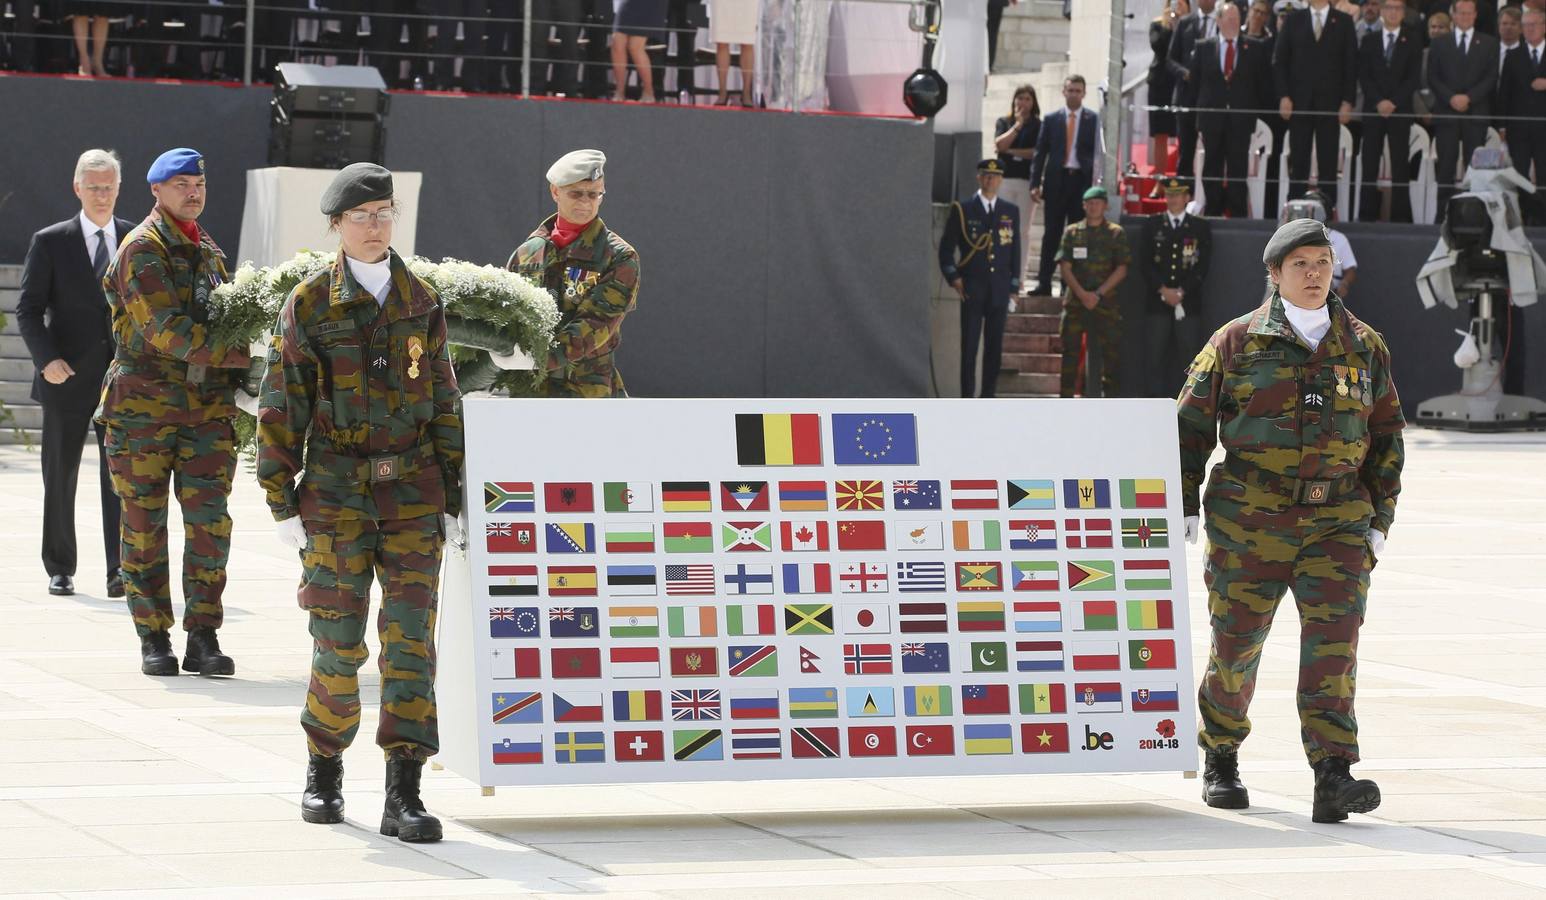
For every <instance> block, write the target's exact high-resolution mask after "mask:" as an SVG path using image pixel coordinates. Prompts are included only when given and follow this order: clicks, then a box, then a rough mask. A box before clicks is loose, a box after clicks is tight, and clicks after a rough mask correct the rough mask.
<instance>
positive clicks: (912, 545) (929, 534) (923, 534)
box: [892, 522, 945, 551]
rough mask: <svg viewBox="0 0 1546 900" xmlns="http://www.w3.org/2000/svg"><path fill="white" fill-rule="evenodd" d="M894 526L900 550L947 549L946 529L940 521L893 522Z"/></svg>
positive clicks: (893, 534)
mask: <svg viewBox="0 0 1546 900" xmlns="http://www.w3.org/2000/svg"><path fill="white" fill-rule="evenodd" d="M892 527H893V528H894V531H893V532H892V536H893V537H894V538H895V539H896V548H897V549H898V550H901V551H908V550H943V549H945V529H944V526H943V525H941V523H939V522H893V523H892Z"/></svg>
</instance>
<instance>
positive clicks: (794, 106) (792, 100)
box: [789, 0, 800, 112]
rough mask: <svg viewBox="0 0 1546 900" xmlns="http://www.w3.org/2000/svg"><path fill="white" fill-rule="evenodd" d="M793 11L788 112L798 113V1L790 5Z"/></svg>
mask: <svg viewBox="0 0 1546 900" xmlns="http://www.w3.org/2000/svg"><path fill="white" fill-rule="evenodd" d="M791 8H792V9H793V10H794V64H793V66H791V68H792V70H793V71H792V72H791V73H790V77H789V111H790V112H799V111H800V0H794V2H793V3H792V4H791Z"/></svg>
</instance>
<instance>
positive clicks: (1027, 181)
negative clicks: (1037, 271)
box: [993, 84, 1041, 285]
mask: <svg viewBox="0 0 1546 900" xmlns="http://www.w3.org/2000/svg"><path fill="white" fill-rule="evenodd" d="M1039 134H1041V104H1039V103H1037V102H1036V89H1035V88H1033V87H1031V86H1030V85H1028V84H1022V85H1020V86H1019V87H1017V88H1015V95H1014V99H1013V100H1012V101H1010V107H1009V115H1007V116H1005V117H1003V118H1002V119H999V120H998V121H997V122H995V123H994V124H993V149H994V150H996V151H997V152H998V162H999V165H1000V166H1002V167H1003V169H1004V183H1003V186H1002V187H1000V188H999V195H1000V196H1002V197H1003V198H1004V199H1005V200H1008V201H1009V202H1010V203H1013V204H1014V205H1015V206H1017V207H1019V209H1020V234H1021V235H1022V236H1023V235H1025V234H1027V233H1029V229H1030V227H1031V212H1032V211H1033V210H1034V209H1035V208H1036V201H1035V200H1032V199H1031V157H1032V156H1035V155H1036V137H1037V135H1039ZM1021 239H1022V240H1024V238H1023V237H1022V238H1021ZM1020 259H1021V269H1022V271H1019V272H1016V273H1014V274H1016V275H1018V276H1019V277H1020V283H1021V284H1022V285H1024V284H1029V282H1028V281H1027V280H1026V277H1025V271H1024V270H1026V269H1029V268H1030V265H1031V255H1030V254H1028V253H1021V254H1020Z"/></svg>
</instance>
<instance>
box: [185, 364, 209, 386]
mask: <svg viewBox="0 0 1546 900" xmlns="http://www.w3.org/2000/svg"><path fill="white" fill-rule="evenodd" d="M205 368H206V367H205V366H204V365H203V364H201V363H189V364H188V383H189V384H203V383H204V375H205V374H206V373H205Z"/></svg>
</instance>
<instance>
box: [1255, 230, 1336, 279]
mask: <svg viewBox="0 0 1546 900" xmlns="http://www.w3.org/2000/svg"><path fill="white" fill-rule="evenodd" d="M1330 246H1331V235H1330V234H1328V233H1327V232H1326V226H1325V225H1322V224H1321V223H1319V222H1317V221H1315V220H1314V219H1292V220H1290V221H1287V222H1284V223H1283V224H1282V225H1279V226H1278V230H1277V231H1274V232H1273V233H1272V237H1271V238H1270V239H1269V240H1268V241H1267V249H1265V250H1263V251H1262V254H1261V261H1262V263H1263V264H1264V265H1266V266H1267V267H1268V268H1272V267H1273V266H1281V265H1282V264H1283V260H1284V258H1285V257H1287V256H1288V254H1290V253H1292V252H1294V251H1295V250H1297V249H1299V248H1300V247H1330Z"/></svg>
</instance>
